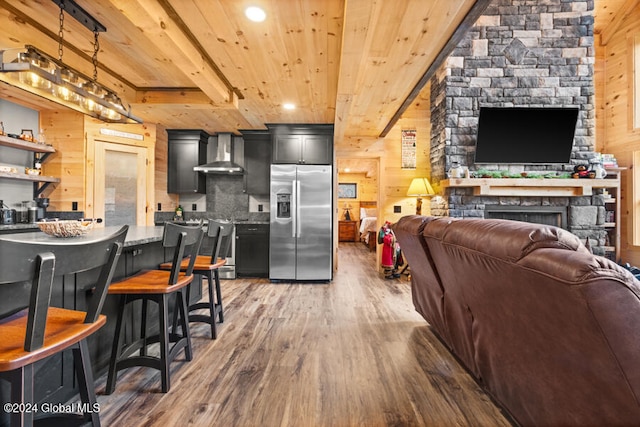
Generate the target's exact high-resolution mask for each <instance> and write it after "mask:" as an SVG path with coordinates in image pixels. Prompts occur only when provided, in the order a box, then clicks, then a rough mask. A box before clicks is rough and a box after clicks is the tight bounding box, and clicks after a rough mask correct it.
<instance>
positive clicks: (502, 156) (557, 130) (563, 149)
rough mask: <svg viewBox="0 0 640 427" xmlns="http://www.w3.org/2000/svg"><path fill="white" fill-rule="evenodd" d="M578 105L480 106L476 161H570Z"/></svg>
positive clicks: (523, 162)
mask: <svg viewBox="0 0 640 427" xmlns="http://www.w3.org/2000/svg"><path fill="white" fill-rule="evenodd" d="M577 120H578V108H522V107H481V108H480V117H479V120H478V139H477V141H476V156H475V162H476V163H494V164H495V163H514V164H533V163H535V164H540V163H569V162H570V159H571V149H572V148H573V137H574V134H575V130H576V122H577Z"/></svg>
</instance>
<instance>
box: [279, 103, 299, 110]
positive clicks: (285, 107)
mask: <svg viewBox="0 0 640 427" xmlns="http://www.w3.org/2000/svg"><path fill="white" fill-rule="evenodd" d="M282 108H284V109H285V110H295V109H296V106H295V104H292V103H290V102H287V103H286V104H283V105H282Z"/></svg>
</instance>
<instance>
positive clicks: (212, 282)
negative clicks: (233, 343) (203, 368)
mask: <svg viewBox="0 0 640 427" xmlns="http://www.w3.org/2000/svg"><path fill="white" fill-rule="evenodd" d="M234 227H235V226H234V225H233V224H232V223H230V222H222V221H214V220H209V224H208V229H207V236H208V237H210V238H213V239H214V245H213V250H212V253H211V256H208V255H198V256H197V257H196V261H195V265H194V267H193V274H200V275H202V276H205V277H206V278H207V283H208V285H209V286H208V293H209V300H208V301H201V302H197V303H195V304H191V305H190V306H189V310H188V312H189V321H190V322H202V323H208V324H210V325H211V339H216V338H217V337H218V333H217V330H216V316H217V317H218V320H219V322H220V323H222V322H224V312H223V308H222V291H221V289H220V274H219V269H220V267H222V266H223V265H225V264H226V263H227V260H226V254H227V253H228V252H229V246H231V236H232V235H233V229H234ZM220 255H222V257H221V256H220ZM188 261H189V260H183V261H182V263H181V264H180V270H181V271H186V269H187V268H188ZM172 267H173V264H172V263H170V262H166V263H164V264H161V265H160V268H161V269H164V270H169V269H171V268H172ZM214 291H215V298H214V295H213V294H214ZM202 309H205V310H208V311H209V314H198V313H192V312H193V311H196V310H202Z"/></svg>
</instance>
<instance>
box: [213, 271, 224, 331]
mask: <svg viewBox="0 0 640 427" xmlns="http://www.w3.org/2000/svg"><path fill="white" fill-rule="evenodd" d="M213 274H214V278H215V283H216V297H217V299H218V301H217V302H216V304H218V307H219V308H220V313H218V319H219V320H220V323H223V322H224V313H223V309H222V290H221V289H220V275H219V274H218V270H214V272H213Z"/></svg>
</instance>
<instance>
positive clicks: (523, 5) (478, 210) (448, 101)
mask: <svg viewBox="0 0 640 427" xmlns="http://www.w3.org/2000/svg"><path fill="white" fill-rule="evenodd" d="M594 62H595V57H594V46H593V0H588V1H584V0H538V1H535V2H532V1H530V0H494V2H493V3H492V4H491V5H490V6H489V7H488V8H487V10H486V11H485V13H484V14H483V16H481V17H480V18H479V19H478V21H477V23H476V25H475V26H474V27H473V28H471V29H470V31H469V32H468V34H467V35H466V37H465V38H464V39H463V40H462V41H461V42H460V43H459V44H458V46H457V47H456V48H455V49H454V51H453V52H452V54H451V55H450V57H449V58H448V60H447V61H446V63H445V65H444V66H443V67H442V68H441V69H440V70H439V71H438V72H437V73H436V75H435V76H434V77H433V78H432V80H431V149H430V160H431V173H432V176H431V178H432V180H433V181H434V182H435V183H438V182H439V181H441V180H444V179H446V178H447V175H446V171H447V170H448V169H449V168H451V166H452V164H453V162H458V163H459V164H460V165H462V166H464V167H468V168H469V170H470V171H474V170H477V169H479V167H478V166H477V165H475V164H474V155H475V143H476V135H477V127H478V116H479V111H480V108H481V107H573V108H575V107H579V115H578V122H577V125H576V132H575V138H574V145H573V151H572V154H571V163H570V164H566V165H557V164H536V165H511V164H509V165H485V164H483V165H482V167H483V168H487V169H501V170H509V171H510V172H513V173H518V172H522V171H536V172H545V173H548V172H550V171H553V172H566V171H572V170H573V167H574V166H575V165H577V164H585V165H586V164H588V162H589V159H590V158H592V157H594V135H595V110H594V98H595V89H594V82H593V64H594ZM538 210H542V211H544V210H563V211H564V212H565V213H564V217H565V218H566V221H561V224H562V226H564V228H566V229H568V230H569V231H571V232H573V233H574V234H576V235H578V236H579V237H580V238H582V239H584V240H585V241H586V240H587V239H589V242H590V244H591V246H592V248H594V252H604V251H603V249H602V247H604V246H607V245H608V243H609V242H608V237H607V232H606V230H605V228H604V226H603V224H604V214H605V208H604V199H603V197H602V196H601V195H600V194H598V192H597V191H594V194H587V195H578V196H563V197H554V196H550V197H539V196H537V195H536V196H527V195H522V196H521V195H515V196H501V195H477V194H476V193H474V191H473V189H472V188H455V187H446V188H444V189H443V197H442V198H435V199H433V200H432V213H433V214H435V215H445V216H452V217H480V218H486V217H489V216H490V215H491V214H490V212H497V211H503V212H504V211H509V212H510V213H511V215H513V213H514V212H518V211H519V212H520V213H521V214H523V215H524V214H526V213H527V212H532V211H538ZM599 248H600V249H599Z"/></svg>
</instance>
